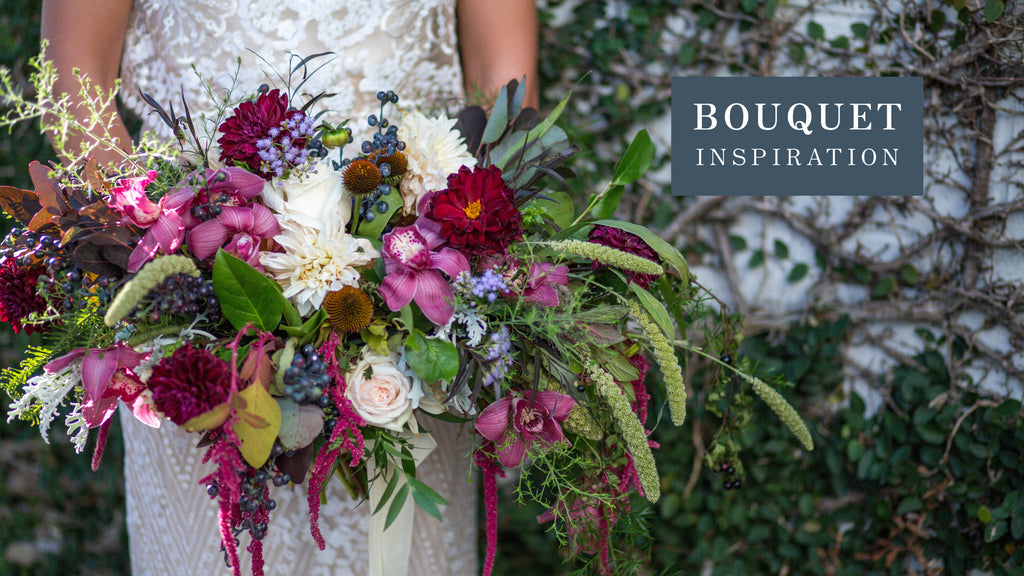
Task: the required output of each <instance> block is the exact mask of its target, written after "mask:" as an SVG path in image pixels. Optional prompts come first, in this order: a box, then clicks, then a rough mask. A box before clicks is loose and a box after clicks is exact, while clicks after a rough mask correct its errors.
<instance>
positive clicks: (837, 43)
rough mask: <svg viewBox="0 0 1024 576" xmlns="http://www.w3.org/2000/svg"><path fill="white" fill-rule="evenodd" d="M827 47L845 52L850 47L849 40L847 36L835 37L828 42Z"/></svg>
mask: <svg viewBox="0 0 1024 576" xmlns="http://www.w3.org/2000/svg"><path fill="white" fill-rule="evenodd" d="M828 45H829V46H831V47H833V48H835V49H836V50H846V49H847V48H849V47H850V39H849V38H848V37H847V36H836V37H835V38H833V39H831V40H829V42H828Z"/></svg>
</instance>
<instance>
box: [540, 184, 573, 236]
mask: <svg viewBox="0 0 1024 576" xmlns="http://www.w3.org/2000/svg"><path fill="white" fill-rule="evenodd" d="M544 196H546V198H535V199H533V200H532V201H531V202H530V203H531V204H532V205H534V206H536V207H537V208H540V209H541V210H543V211H544V213H545V214H547V215H548V217H549V218H551V220H552V221H554V223H555V225H556V226H558V227H559V228H565V227H567V226H569V225H570V224H572V220H573V217H574V216H575V215H576V209H575V206H573V202H572V197H571V196H569V195H568V194H566V193H565V192H561V191H555V192H545V193H544Z"/></svg>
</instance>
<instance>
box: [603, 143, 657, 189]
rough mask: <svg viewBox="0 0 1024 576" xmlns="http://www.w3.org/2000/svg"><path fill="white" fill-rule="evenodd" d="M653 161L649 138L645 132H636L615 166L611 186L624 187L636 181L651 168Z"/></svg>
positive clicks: (652, 147)
mask: <svg viewBox="0 0 1024 576" xmlns="http://www.w3.org/2000/svg"><path fill="white" fill-rule="evenodd" d="M653 159H654V144H651V136H650V134H648V133H647V130H641V131H639V132H637V134H636V136H634V137H633V141H632V142H631V143H630V144H629V148H627V149H626V153H625V154H623V155H622V158H621V159H620V160H619V163H618V164H616V165H615V175H614V176H613V177H612V184H613V185H618V186H624V185H626V184H630V183H632V182H634V181H636V179H637V178H639V177H641V176H643V175H644V173H645V172H647V169H648V168H650V167H651V161H652V160H653Z"/></svg>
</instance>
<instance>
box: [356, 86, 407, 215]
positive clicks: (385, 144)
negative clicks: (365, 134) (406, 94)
mask: <svg viewBox="0 0 1024 576" xmlns="http://www.w3.org/2000/svg"><path fill="white" fill-rule="evenodd" d="M377 101H378V102H380V116H379V117H378V116H377V115H376V114H370V115H369V116H368V117H367V118H366V123H367V124H369V125H370V127H372V128H376V129H377V132H376V133H375V134H374V135H373V138H372V139H371V140H364V141H363V143H362V146H361V147H360V150H361V151H362V153H363V154H365V155H366V156H367V157H369V158H370V159H371V160H373V161H374V163H375V164H377V168H378V169H379V170H380V175H381V178H383V179H384V180H387V179H388V178H389V177H390V176H391V165H390V164H388V163H387V162H382V161H378V160H377V159H380V158H386V157H388V156H391V155H392V154H394V153H395V152H396V151H397V152H401V151H402V150H405V142H402V141H401V140H399V139H398V126H395V125H394V124H391V123H390V122H389V121H388V119H387V118H386V117H385V116H384V106H385V105H387V104H397V103H398V95H397V94H395V93H394V92H393V91H392V90H388V91H387V92H385V91H383V90H381V91H380V92H377ZM390 194H391V184H388V183H387V182H384V181H382V182H381V183H380V186H378V187H377V190H376V191H374V192H372V193H370V194H367V195H366V196H365V197H364V198H363V200H362V203H361V204H360V206H359V213H360V216H362V218H363V220H366V221H367V222H373V221H374V220H375V219H376V218H377V213H380V214H385V213H387V211H388V210H389V209H390V208H391V205H390V204H389V203H388V201H387V200H382V199H381V197H382V196H388V195H390Z"/></svg>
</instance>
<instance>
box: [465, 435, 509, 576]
mask: <svg viewBox="0 0 1024 576" xmlns="http://www.w3.org/2000/svg"><path fill="white" fill-rule="evenodd" d="M473 462H474V463H475V464H476V465H477V467H478V468H480V470H481V471H482V472H483V475H484V509H485V510H486V513H487V552H486V553H485V555H484V573H483V576H491V571H492V570H494V556H495V554H497V552H498V477H499V476H500V477H502V478H504V477H505V471H504V470H503V469H502V468H501V465H499V464H498V461H497V456H496V451H495V448H494V443H493V442H486V443H484V444H483V445H482V446H480V448H478V449H477V451H476V452H475V453H474V454H473Z"/></svg>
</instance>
